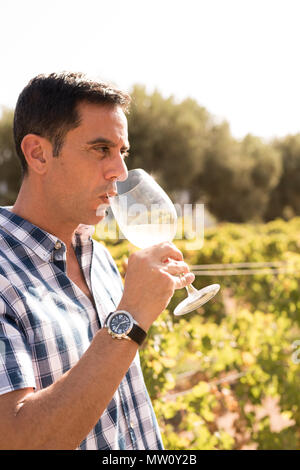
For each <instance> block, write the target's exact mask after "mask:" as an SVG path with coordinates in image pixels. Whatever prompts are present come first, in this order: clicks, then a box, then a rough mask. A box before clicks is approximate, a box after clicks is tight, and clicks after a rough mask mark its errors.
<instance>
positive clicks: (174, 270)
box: [163, 260, 190, 276]
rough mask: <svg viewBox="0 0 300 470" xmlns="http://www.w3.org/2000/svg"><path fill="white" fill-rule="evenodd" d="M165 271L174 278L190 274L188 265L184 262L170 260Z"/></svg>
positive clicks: (165, 265)
mask: <svg viewBox="0 0 300 470" xmlns="http://www.w3.org/2000/svg"><path fill="white" fill-rule="evenodd" d="M163 269H164V270H165V271H167V272H168V273H169V274H172V275H174V276H176V275H179V274H187V273H189V272H190V269H189V267H188V265H187V264H186V263H185V262H184V261H175V260H170V261H169V262H167V263H165V264H164V267H163Z"/></svg>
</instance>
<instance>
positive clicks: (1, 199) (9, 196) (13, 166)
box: [0, 109, 21, 205]
mask: <svg viewBox="0 0 300 470" xmlns="http://www.w3.org/2000/svg"><path fill="white" fill-rule="evenodd" d="M12 128H13V111H11V110H9V109H3V112H2V116H1V119H0V205H12V204H13V203H14V202H15V200H16V197H17V193H18V191H19V188H20V184H21V167H20V165H19V163H18V158H17V155H16V151H15V145H14V140H13V132H12Z"/></svg>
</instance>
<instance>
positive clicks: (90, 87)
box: [14, 72, 130, 176]
mask: <svg viewBox="0 0 300 470" xmlns="http://www.w3.org/2000/svg"><path fill="white" fill-rule="evenodd" d="M81 102H88V103H94V104H106V105H107V104H110V105H118V106H121V107H122V109H123V110H124V112H126V111H128V107H129V104H130V96H129V94H128V93H126V92H124V91H121V90H119V89H117V88H116V87H114V86H113V85H111V84H109V83H104V82H100V81H94V80H92V79H89V78H87V77H86V75H85V74H83V73H75V72H62V73H51V74H49V75H44V74H42V75H38V76H37V77H35V78H33V79H32V80H30V82H29V83H28V85H27V86H26V87H25V88H24V90H23V91H22V92H21V94H20V96H19V98H18V101H17V104H16V108H15V114H14V139H15V145H16V151H17V155H18V157H19V159H20V162H21V167H22V172H23V176H24V175H25V174H26V173H27V172H28V168H27V162H26V159H25V157H24V155H23V152H22V149H21V143H22V140H23V138H24V137H25V135H27V134H36V135H39V136H41V137H45V138H47V139H49V140H50V142H51V143H52V146H53V156H58V154H59V152H60V149H61V147H62V145H63V142H64V137H65V135H66V134H67V132H68V131H69V130H71V129H74V128H75V127H77V126H79V124H80V116H79V113H78V110H77V106H78V104H79V103H81Z"/></svg>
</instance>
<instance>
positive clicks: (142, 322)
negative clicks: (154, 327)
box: [116, 302, 151, 333]
mask: <svg viewBox="0 0 300 470" xmlns="http://www.w3.org/2000/svg"><path fill="white" fill-rule="evenodd" d="M116 310H125V311H126V312H128V313H130V315H131V316H132V317H133V318H134V320H135V321H136V322H137V323H138V325H139V326H140V327H141V328H142V329H143V330H144V331H145V332H146V333H148V331H149V329H150V326H151V323H149V321H147V320H148V319H147V316H146V315H145V314H144V313H141V312H140V311H137V309H135V308H134V307H131V306H129V305H128V304H125V303H124V304H123V303H122V302H121V303H120V304H119V305H118V307H117V309H116Z"/></svg>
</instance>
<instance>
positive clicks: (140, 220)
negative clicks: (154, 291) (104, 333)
mask: <svg viewBox="0 0 300 470" xmlns="http://www.w3.org/2000/svg"><path fill="white" fill-rule="evenodd" d="M117 192H118V195H117V196H113V197H109V202H110V206H111V209H112V212H113V214H114V217H115V219H116V221H117V222H118V225H119V227H120V230H121V231H122V233H123V234H124V235H125V237H126V238H127V240H128V241H129V242H130V243H132V244H133V245H135V246H136V247H138V248H147V247H150V246H153V245H156V244H157V243H160V242H164V241H170V242H171V241H172V240H173V238H174V237H175V235H176V230H177V214H176V210H175V207H174V204H173V203H172V201H171V199H170V198H169V196H168V195H167V194H166V193H165V192H164V190H163V189H162V188H161V187H160V186H159V184H158V183H157V182H156V181H155V180H154V179H153V178H152V177H151V176H150V175H149V174H148V173H146V172H145V171H144V170H142V169H135V170H130V171H129V172H128V178H127V179H126V180H125V181H122V182H117ZM219 289H220V285H219V284H212V285H209V286H206V287H204V288H203V289H200V290H198V289H195V287H193V286H192V285H191V284H190V285H189V286H187V287H186V290H187V293H188V296H187V298H186V299H184V300H183V301H182V302H180V303H179V305H177V307H176V308H175V310H174V312H173V313H174V315H184V314H186V313H189V312H192V311H193V310H196V309H197V308H199V307H201V306H202V305H203V304H204V303H206V302H208V300H210V299H211V298H212V297H214V296H215V295H216V293H217V292H218V291H219Z"/></svg>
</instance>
